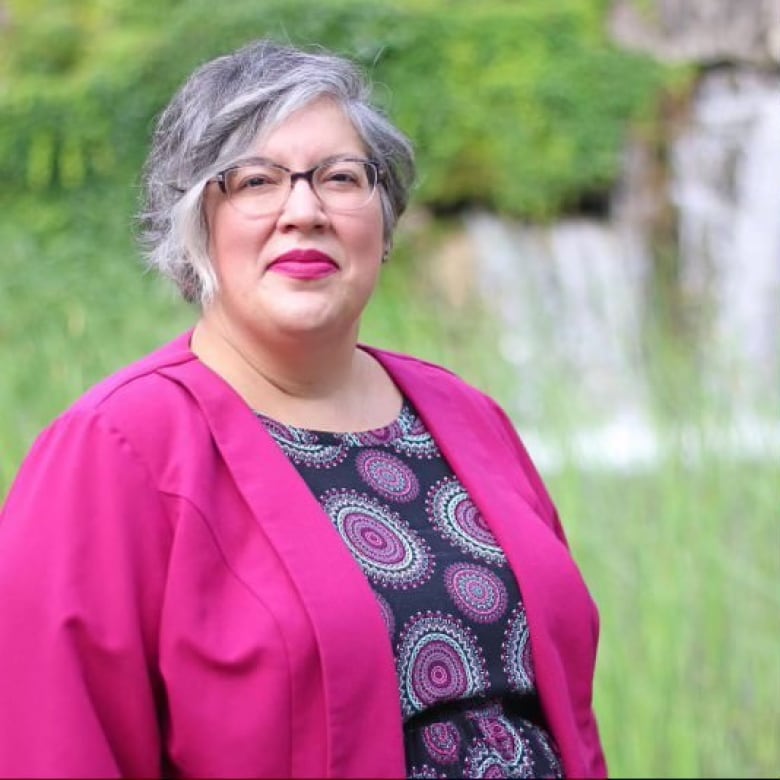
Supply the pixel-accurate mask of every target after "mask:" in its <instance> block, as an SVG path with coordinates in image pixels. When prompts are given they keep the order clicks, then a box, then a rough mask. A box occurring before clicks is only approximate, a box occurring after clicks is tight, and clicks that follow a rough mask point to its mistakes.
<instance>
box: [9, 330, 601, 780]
mask: <svg viewBox="0 0 780 780" xmlns="http://www.w3.org/2000/svg"><path fill="white" fill-rule="evenodd" d="M189 336H190V334H189V333H187V334H184V335H182V336H180V337H179V338H178V339H176V340H175V341H174V342H172V343H171V344H169V345H167V346H165V347H163V348H162V349H160V350H158V351H157V352H155V353H153V354H151V355H150V356H148V357H147V358H145V359H143V360H141V361H140V362H138V363H136V364H134V365H132V366H130V367H128V368H126V369H124V370H122V371H120V372H119V373H118V374H116V375H114V376H112V377H109V378H108V379H106V380H105V381H103V382H101V383H100V384H99V385H97V386H96V387H94V388H93V389H92V390H90V391H89V392H88V393H87V394H86V395H84V396H83V397H82V398H81V399H80V400H79V401H78V402H77V403H76V404H75V405H74V406H73V407H71V408H70V409H69V410H68V411H67V412H65V413H64V414H63V415H62V416H61V417H60V418H58V419H57V420H56V421H55V422H54V423H53V424H52V425H50V426H49V427H48V428H47V429H46V430H45V431H44V432H43V433H42V434H41V435H40V436H39V438H38V440H37V441H36V442H35V444H34V445H33V447H32V449H31V451H30V453H29V454H28V456H27V458H26V460H25V461H24V463H23V464H22V467H21V469H20V471H19V473H18V475H17V478H16V481H15V483H14V485H13V486H12V488H11V491H10V493H9V495H8V498H7V501H6V503H5V506H4V508H3V511H2V516H1V517H0V776H5V777H8V776H13V777H36V776H38V777H40V776H48V777H116V776H127V777H159V776H192V777H236V778H237V777H266V776H268V777H343V778H347V777H399V778H400V777H404V776H405V765H404V748H403V739H402V722H401V709H400V695H399V688H398V683H397V679H396V672H395V665H394V660H393V653H392V649H391V644H390V640H389V637H388V634H387V630H386V628H385V624H384V622H383V620H382V616H381V613H380V610H379V607H378V605H377V602H376V599H375V598H374V594H373V592H372V590H371V587H370V586H369V584H368V581H367V580H366V578H365V576H364V575H363V572H362V571H361V569H360V567H359V565H358V564H357V562H356V561H355V560H354V559H353V558H352V556H351V554H350V553H349V551H348V550H347V547H346V546H345V545H344V543H343V541H342V540H341V538H340V537H339V535H338V532H337V531H336V530H335V529H334V527H333V525H332V524H331V523H330V521H329V520H328V519H327V516H326V515H325V514H324V513H323V510H322V509H321V508H320V505H319V504H318V502H317V500H316V499H315V498H314V496H313V495H312V493H311V492H310V491H309V490H308V489H307V487H306V486H305V484H304V482H303V481H302V480H301V478H300V477H299V475H298V473H297V471H296V470H295V468H294V467H293V466H292V465H291V464H290V463H288V461H287V459H286V457H285V455H284V454H283V453H282V452H281V450H280V449H279V448H278V447H277V446H276V444H275V443H274V441H273V440H272V439H271V438H270V436H269V435H268V434H267V433H266V432H265V430H264V428H263V426H262V425H260V424H259V422H258V420H257V418H256V417H255V416H254V415H253V413H252V411H251V409H250V408H249V407H248V406H247V405H246V404H245V403H244V402H243V401H242V399H241V398H240V397H239V396H238V395H237V394H236V393H235V392H234V391H233V390H232V389H231V388H230V387H229V386H228V385H227V384H226V383H225V382H224V381H223V380H222V379H221V378H219V377H218V376H217V375H216V374H214V373H213V372H212V371H211V370H209V369H208V368H206V367H205V366H204V365H203V364H202V363H201V362H200V361H199V360H198V359H197V358H196V357H195V355H193V353H192V352H191V351H190V348H189ZM369 351H370V352H371V353H372V354H373V355H375V357H376V358H377V359H378V360H379V361H381V363H382V364H383V365H384V367H385V368H386V369H387V371H388V372H389V374H390V375H391V376H392V378H393V379H394V380H395V382H396V383H397V384H398V386H399V387H400V388H401V390H402V391H403V392H404V393H405V394H406V395H407V396H408V397H409V399H410V400H411V401H412V403H413V404H414V406H415V407H416V408H417V410H418V411H419V413H420V415H421V417H422V418H423V420H424V421H425V423H426V424H427V425H428V427H429V429H430V431H431V433H432V434H433V436H434V437H435V439H436V441H437V443H438V444H439V446H440V448H441V450H442V452H443V453H444V455H445V456H446V458H447V460H448V461H449V462H450V464H451V465H452V467H453V469H454V470H455V473H456V474H457V475H458V477H459V478H460V479H461V480H462V482H463V483H464V485H465V486H466V488H467V489H468V490H469V492H470V493H471V496H472V498H473V500H474V501H475V502H476V504H477V505H478V506H479V507H480V509H481V510H482V513H483V515H484V517H485V520H486V522H487V523H488V524H489V526H490V528H491V530H492V531H493V533H494V534H495V536H496V537H497V539H498V540H499V541H500V543H501V545H502V546H503V548H504V550H505V551H506V554H507V557H508V559H509V562H510V565H511V567H512V570H513V571H514V573H515V576H516V577H517V580H518V582H519V585H520V590H521V592H522V594H523V599H524V601H525V606H526V609H527V613H528V622H529V625H530V631H531V642H532V653H533V661H534V665H535V669H536V677H537V684H538V688H539V693H540V695H541V699H542V703H543V707H544V711H545V713H546V715H547V719H548V722H549V725H550V728H551V730H552V733H553V734H554V736H555V740H556V742H557V743H558V746H559V748H560V750H561V753H562V758H563V765H564V768H565V771H566V774H567V776H568V777H601V776H605V774H606V765H605V761H604V756H603V752H602V748H601V744H600V741H599V735H598V729H597V725H596V721H595V718H594V715H593V710H592V682H593V671H594V663H595V655H596V644H597V637H598V616H597V612H596V608H595V606H594V604H593V602H592V600H591V597H590V595H589V593H588V590H587V589H586V586H585V585H584V583H583V580H582V578H581V576H580V573H579V571H578V569H577V567H576V565H575V563H574V562H573V560H572V558H571V556H570V554H569V551H568V549H567V546H566V540H565V538H564V534H563V531H562V530H561V526H560V524H559V522H558V518H557V515H556V512H555V509H554V507H553V504H552V502H551V501H550V498H549V496H548V494H547V491H546V490H545V488H544V486H543V484H542V481H541V479H540V478H539V476H538V474H537V472H536V469H535V468H534V466H533V465H532V463H531V460H530V459H529V457H528V454H527V453H526V450H525V449H524V447H523V445H522V443H521V442H520V440H519V439H518V437H517V435H516V433H515V430H514V428H513V426H512V425H511V423H510V422H509V420H508V419H507V417H506V416H505V414H504V413H503V412H502V411H501V410H500V409H499V408H498V406H496V404H495V403H494V402H493V401H491V400H490V399H489V398H487V397H486V396H485V395H483V394H482V393H481V392H479V391H478V390H476V389H474V388H472V387H471V386H469V385H467V384H465V383H464V382H463V381H461V380H459V379H458V378H456V377H455V376H454V375H452V374H451V373H449V372H448V371H446V370H444V369H442V368H439V367H436V366H433V365H430V364H428V363H425V362H422V361H420V360H416V359H414V358H410V357H406V356H402V355H397V354H392V353H388V352H383V351H379V350H373V349H372V350H369Z"/></svg>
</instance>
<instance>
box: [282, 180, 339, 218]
mask: <svg viewBox="0 0 780 780" xmlns="http://www.w3.org/2000/svg"><path fill="white" fill-rule="evenodd" d="M327 221H328V216H327V213H326V211H325V209H324V207H323V205H322V201H321V200H320V199H319V198H318V197H317V194H316V193H315V192H314V189H313V188H312V185H311V182H310V181H307V180H306V179H305V178H303V177H301V178H298V179H295V180H293V181H292V182H291V183H290V193H289V195H288V196H287V200H286V201H285V202H284V206H283V207H282V210H281V212H280V214H279V227H280V228H282V229H287V230H289V229H291V228H298V229H299V230H312V229H316V228H321V227H324V226H325V225H326V224H327Z"/></svg>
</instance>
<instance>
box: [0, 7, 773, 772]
mask: <svg viewBox="0 0 780 780" xmlns="http://www.w3.org/2000/svg"><path fill="white" fill-rule="evenodd" d="M259 36H270V37H273V38H275V39H277V40H282V41H289V42H293V43H298V44H305V45H308V44H323V45H325V46H327V47H329V48H332V49H335V50H336V51H338V52H341V53H344V54H347V55H349V56H351V57H354V58H356V59H357V60H358V61H359V62H360V63H361V64H362V65H363V66H364V67H365V68H366V70H367V71H368V72H369V74H370V75H371V77H372V79H373V81H374V82H375V85H376V87H375V91H376V98H377V100H378V102H379V103H380V104H381V105H382V106H383V107H384V108H385V109H386V110H387V111H388V113H389V114H390V115H391V116H392V118H393V119H394V120H395V121H396V122H397V124H398V125H399V126H400V127H401V128H402V129H403V130H404V131H405V132H406V133H407V134H408V135H409V136H411V138H412V139H413V140H414V142H415V144H416V148H417V154H418V163H419V169H420V178H419V183H418V185H417V188H416V190H415V192H414V196H413V201H412V205H411V207H410V209H409V212H408V213H407V214H406V215H405V216H404V218H403V219H402V221H401V224H400V227H399V233H398V236H397V241H396V249H395V251H394V253H393V256H392V258H391V262H390V263H389V264H388V265H387V266H386V268H385V271H384V276H383V280H382V285H381V290H380V292H379V294H378V296H377V298H376V300H375V301H374V302H373V303H372V306H371V308H370V311H369V312H368V314H367V317H366V321H365V325H364V330H363V334H362V335H363V340H364V341H366V342H369V343H374V344H378V345H380V346H385V347H388V348H391V349H397V350H402V351H410V352H413V353H415V354H417V355H420V356H422V357H425V358H427V359H430V360H433V361H437V362H442V363H445V364H446V365H448V366H449V367H451V368H453V369H454V370H456V371H458V372H459V373H460V374H461V375H462V376H464V377H465V378H466V379H468V380H469V381H471V382H472V383H473V384H476V385H478V386H480V387H481V388H483V389H484V390H486V391H488V392H490V393H491V394H493V395H494V396H495V397H496V398H497V399H498V400H499V401H500V402H501V403H502V404H503V405H504V406H505V407H506V409H507V410H508V412H509V413H510V415H511V416H512V418H513V420H514V421H515V423H516V425H517V427H518V430H519V432H520V434H521V435H522V436H523V437H524V439H525V441H526V443H527V445H528V447H529V449H530V451H531V454H532V456H533V457H534V458H535V459H536V461H537V464H538V465H539V468H540V470H541V472H542V474H543V476H544V478H545V480H546V481H547V483H548V485H549V487H550V491H551V493H552V495H553V498H554V500H555V501H556V503H557V505H558V508H559V511H560V513H561V515H562V518H563V521H564V524H565V526H566V528H567V531H568V534H569V540H570V543H571V546H572V548H573V551H574V554H575V556H576V558H577V560H578V561H579V563H580V566H581V569H582V571H583V574H584V576H585V578H586V580H587V581H588V582H589V584H590V586H591V588H592V590H593V593H594V596H595V598H596V600H597V602H598V604H599V606H600V609H601V617H602V644H601V651H600V653H601V654H600V658H599V667H598V674H597V679H596V692H595V703H596V710H597V714H598V716H599V720H600V724H601V730H602V736H603V739H604V744H605V748H606V751H607V757H608V760H609V764H610V769H611V773H612V775H613V776H616V777H632V776H633V777H659V778H660V777H746V778H747V777H778V776H779V775H780V631H779V630H778V629H780V577H779V575H780V523H778V520H780V508H779V504H780V490H779V488H780V479H779V477H780V398H779V395H778V389H779V388H780V0H614V1H611V0H504V1H501V0H483V1H482V2H479V3H472V2H468V1H467V0H381V1H380V0H376V1H374V0H362V1H361V2H357V1H355V2H346V1H344V0H342V1H340V2H337V1H336V0H332V1H328V0H320V2H316V3H314V2H310V1H309V0H305V2H304V1H302V0H251V1H250V0H231V2H229V3H215V2H213V0H0V410H2V412H1V413H0V497H2V496H5V494H6V492H7V490H8V489H9V487H10V485H11V481H12V479H13V476H14V474H15V472H16V470H17V468H18V466H19V464H20V462H21V460H22V458H23V456H24V453H25V452H26V450H27V449H28V447H29V446H30V445H31V443H32V441H33V439H34V437H35V436H36V435H37V433H38V432H39V431H40V429H41V428H42V427H43V426H44V425H46V424H47V423H48V422H49V421H50V420H51V419H52V418H53V417H54V416H56V415H57V414H58V413H59V412H60V411H62V410H63V409H64V408H65V407H66V406H67V405H68V404H69V403H70V402H71V401H73V400H74V399H75V398H76V397H77V396H78V395H79V394H80V393H81V392H82V391H83V390H84V389H86V387H88V386H89V385H90V384H92V383H93V382H95V381H97V380H98V379H100V378H101V377H102V376H104V375H105V374H107V373H109V372H110V371H113V370H114V369H116V368H119V367H120V366H122V365H124V364H125V363H127V362H129V361H130V360H133V359H135V358H137V357H140V356H141V355H142V354H144V353H145V352H146V351H148V350H150V349H152V348H154V347H155V346H157V345H159V344H161V343H162V342H164V341H166V340H168V339H170V338H173V337H174V336H175V335H177V334H178V333H179V332H180V331H182V330H183V329H185V328H187V327H189V326H190V325H191V324H192V323H193V322H194V319H195V316H196V311H195V310H194V309H193V308H191V307H188V306H186V305H185V304H183V303H181V302H180V301H179V300H178V299H177V297H176V295H175V293H174V292H173V290H172V289H171V288H170V287H169V286H168V285H167V284H166V283H163V282H162V281H160V280H158V279H157V278H156V277H154V276H152V275H150V274H148V273H146V272H145V270H144V269H143V267H142V264H141V261H140V257H139V253H138V251H137V249H136V246H135V244H134V213H135V209H136V207H137V203H138V172H139V168H140V166H141V164H142V161H143V159H144V156H145V153H146V150H147V147H148V141H149V137H150V132H151V128H152V124H153V120H154V117H155V116H156V114H157V113H158V112H159V111H160V110H161V108H162V107H163V106H164V105H165V103H166V102H167V100H168V99H169V98H170V96H171V95H172V93H173V91H174V90H175V89H176V87H177V86H178V85H179V84H180V83H181V82H182V80H183V79H184V78H185V77H186V75H187V74H188V73H189V72H190V71H191V69H192V68H193V67H195V66H196V65H198V64H199V63H201V62H203V61H204V60H206V59H209V58H211V57H213V56H215V55H217V54H219V53H223V52H226V51H228V50H230V49H232V48H234V47H236V46H238V45H240V44H242V43H244V42H246V41H248V40H250V39H252V38H255V37H259ZM0 653H1V650H0Z"/></svg>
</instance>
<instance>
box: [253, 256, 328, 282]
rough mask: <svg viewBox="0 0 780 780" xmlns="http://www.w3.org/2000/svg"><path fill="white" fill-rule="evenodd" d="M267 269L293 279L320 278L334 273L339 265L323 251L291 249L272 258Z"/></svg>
mask: <svg viewBox="0 0 780 780" xmlns="http://www.w3.org/2000/svg"><path fill="white" fill-rule="evenodd" d="M267 270H269V271H272V272H273V273H277V274H282V275H283V276H289V277H291V278H293V279H322V278H323V277H325V276H330V275H331V274H334V273H336V272H337V271H338V270H339V267H338V265H337V264H336V261H335V260H334V259H333V258H332V257H331V256H330V255H328V254H325V252H320V251H318V250H316V249H293V250H291V251H290V252H285V253H284V254H282V255H279V256H278V257H276V258H274V260H273V261H272V262H271V264H270V265H269V266H268V269H267Z"/></svg>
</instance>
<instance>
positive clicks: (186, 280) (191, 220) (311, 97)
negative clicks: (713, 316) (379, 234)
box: [138, 40, 415, 305]
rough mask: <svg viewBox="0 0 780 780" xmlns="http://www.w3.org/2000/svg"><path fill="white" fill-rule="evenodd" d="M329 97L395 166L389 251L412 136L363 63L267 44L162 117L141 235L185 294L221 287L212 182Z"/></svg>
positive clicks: (246, 50)
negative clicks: (210, 214) (210, 204)
mask: <svg viewBox="0 0 780 780" xmlns="http://www.w3.org/2000/svg"><path fill="white" fill-rule="evenodd" d="M323 97H327V98H330V99H332V100H335V101H336V102H337V103H338V104H339V105H340V106H341V107H342V108H343V109H344V112H345V114H346V115H347V117H348V118H349V119H350V121H351V122H352V124H353V125H354V127H355V130H356V131H357V133H358V135H359V136H360V138H361V140H362V141H363V143H364V144H365V147H366V151H367V153H368V155H369V156H370V157H371V158H372V159H375V160H377V161H378V162H379V163H380V164H381V165H382V167H383V168H384V170H385V177H384V180H383V182H382V183H381V185H380V187H379V193H380V198H381V202H382V213H383V218H384V243H385V251H386V252H387V251H389V249H390V247H391V245H392V236H393V231H394V230H395V226H396V224H397V222H398V218H399V217H400V216H401V214H402V213H403V211H404V209H405V208H406V205H407V203H408V200H409V193H410V190H411V187H412V184H413V181H414V177H415V166H414V152H413V149H412V145H411V143H410V141H409V139H408V138H407V137H406V136H405V135H404V134H403V133H402V132H401V131H400V130H399V129H398V128H397V127H395V126H394V125H393V124H392V123H391V122H390V121H389V120H388V119H387V117H386V116H385V114H384V113H383V111H381V110H380V109H379V108H378V107H376V106H375V105H373V104H372V103H371V87H370V84H369V82H368V80H367V79H366V77H365V76H364V74H363V72H362V71H361V69H360V68H359V67H358V65H357V64H356V63H354V62H352V61H351V60H349V59H346V58H344V57H341V56H337V55H335V54H332V53H329V52H326V51H324V50H323V49H321V48H318V49H317V50H316V51H304V50H303V49H299V48H295V47H292V46H288V45H282V44H279V43H275V42H273V41H270V40H259V41H255V42H253V43H250V44H248V45H246V46H243V47H242V48H240V49H238V50H236V51H235V52H233V53H232V54H227V55H224V56H221V57H217V58H216V59H213V60H211V61H209V62H207V63H205V64H204V65H201V66H200V67H199V68H197V69H196V70H195V71H194V72H193V73H192V74H191V75H190V77H189V78H188V79H187V81H186V82H185V83H184V84H183V86H182V87H181V88H180V89H179V90H178V91H177V92H176V94H175V95H174V96H173V98H172V99H171V101H170V103H169V104H168V106H167V107H166V108H165V109H164V110H163V112H162V113H161V114H160V116H159V118H158V120H157V125H156V127H155V131H154V135H153V138H152V145H151V149H150V152H149V156H148V157H147V160H146V163H145V165H144V168H143V176H142V179H143V201H142V205H141V210H140V213H139V215H138V222H139V240H140V243H141V245H142V247H143V249H144V253H145V256H146V260H147V263H148V265H149V266H150V267H151V268H154V269H155V270H157V271H159V272H160V273H162V274H163V275H164V276H167V277H169V278H171V279H172V280H173V281H174V282H175V283H176V285H177V286H178V288H179V290H180V292H181V294H182V296H183V297H184V298H185V300H187V301H190V302H196V301H197V302H200V304H201V305H203V304H206V303H208V302H209V301H210V300H211V299H212V298H213V296H214V294H215V293H216V291H217V279H216V276H215V274H214V270H213V267H212V264H211V259H210V258H209V255H208V229H207V225H206V222H205V218H204V216H203V191H204V188H205V185H206V182H207V181H208V180H209V179H210V178H212V177H213V176H214V175H215V174H216V173H217V172H218V171H219V170H220V169H221V168H223V167H226V166H227V165H229V164H230V163H231V162H233V161H234V160H235V159H236V157H237V156H239V155H241V154H243V153H245V151H246V150H247V148H248V147H249V145H250V144H251V143H252V142H253V141H254V139H255V138H256V137H257V135H258V134H259V133H261V132H267V131H268V130H271V129H272V128H273V127H275V126H276V125H278V124H279V123H281V122H283V121H284V120H285V119H286V118H287V117H289V116H290V115H291V114H292V113H293V112H294V111H296V110H298V109H300V108H302V107H304V106H306V105H308V104H309V103H311V102H313V101H315V100H317V99H319V98H323Z"/></svg>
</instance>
